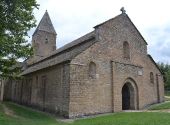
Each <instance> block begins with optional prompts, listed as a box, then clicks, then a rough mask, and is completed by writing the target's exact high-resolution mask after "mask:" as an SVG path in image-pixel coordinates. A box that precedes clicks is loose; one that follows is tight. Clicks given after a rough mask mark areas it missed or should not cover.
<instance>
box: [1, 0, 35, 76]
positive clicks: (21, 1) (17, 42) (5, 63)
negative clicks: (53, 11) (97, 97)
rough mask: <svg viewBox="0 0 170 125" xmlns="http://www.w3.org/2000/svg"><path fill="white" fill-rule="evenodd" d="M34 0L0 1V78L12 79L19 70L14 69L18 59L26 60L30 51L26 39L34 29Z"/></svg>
mask: <svg viewBox="0 0 170 125" xmlns="http://www.w3.org/2000/svg"><path fill="white" fill-rule="evenodd" d="M37 7H38V5H37V3H36V1H35V0H1V1H0V73H1V76H2V77H14V76H16V75H17V74H18V72H19V69H18V68H17V66H16V67H14V65H15V64H16V63H17V61H18V60H19V59H21V58H22V59H26V58H27V57H28V56H30V55H31V54H32V49H31V46H30V44H29V43H28V41H27V40H26V37H28V33H27V32H28V31H29V30H30V29H31V28H32V27H35V18H34V15H33V9H34V8H37Z"/></svg>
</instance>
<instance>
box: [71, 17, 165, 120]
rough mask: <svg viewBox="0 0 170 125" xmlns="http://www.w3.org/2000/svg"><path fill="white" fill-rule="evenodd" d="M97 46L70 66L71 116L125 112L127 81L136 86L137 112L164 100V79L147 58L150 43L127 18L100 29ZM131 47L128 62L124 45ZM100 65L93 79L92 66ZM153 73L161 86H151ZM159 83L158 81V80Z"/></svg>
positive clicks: (115, 19)
mask: <svg viewBox="0 0 170 125" xmlns="http://www.w3.org/2000/svg"><path fill="white" fill-rule="evenodd" d="M95 28H96V39H97V40H98V42H97V43H95V44H94V45H92V46H91V47H90V48H88V49H87V50H85V51H83V52H82V53H81V54H79V55H78V56H76V57H75V58H74V59H73V60H72V61H71V66H70V105H69V116H70V117H76V116H83V115H90V114H98V113H105V112H117V111H122V87H123V85H124V84H125V82H126V81H131V82H133V83H134V84H135V85H136V89H137V90H136V94H135V96H138V97H137V99H138V100H136V102H135V103H136V104H135V105H136V107H135V109H142V108H144V107H146V106H147V105H150V104H153V103H157V102H158V97H157V90H159V93H160V95H159V96H160V100H159V101H160V102H161V101H163V100H164V99H163V98H164V90H163V86H164V84H163V79H162V76H161V73H160V71H159V70H158V69H157V67H156V66H155V64H154V62H153V61H152V60H151V59H150V58H149V57H148V55H147V43H146V42H145V40H144V39H143V37H142V36H141V35H140V33H139V32H138V30H137V29H136V27H135V26H134V25H133V23H132V22H131V21H130V19H129V18H128V17H127V15H126V14H121V15H119V16H117V17H116V18H114V19H111V20H109V21H107V22H105V23H104V24H102V25H99V26H97V27H95ZM125 41H127V42H128V44H129V47H130V59H126V58H124V55H123V43H124V42H125ZM90 62H94V63H95V64H96V77H95V78H94V79H91V78H90V77H89V76H88V74H89V71H88V69H89V64H90ZM150 72H153V73H154V76H155V75H156V74H159V75H158V76H159V78H158V79H159V80H158V81H159V89H157V84H156V82H154V84H152V83H150ZM154 80H155V81H156V78H155V77H154Z"/></svg>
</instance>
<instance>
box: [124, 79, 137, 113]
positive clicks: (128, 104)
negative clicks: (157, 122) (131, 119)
mask: <svg viewBox="0 0 170 125" xmlns="http://www.w3.org/2000/svg"><path fill="white" fill-rule="evenodd" d="M136 109H138V88H137V85H136V83H135V82H134V80H132V79H127V80H126V81H125V84H124V85H123V87H122V110H136Z"/></svg>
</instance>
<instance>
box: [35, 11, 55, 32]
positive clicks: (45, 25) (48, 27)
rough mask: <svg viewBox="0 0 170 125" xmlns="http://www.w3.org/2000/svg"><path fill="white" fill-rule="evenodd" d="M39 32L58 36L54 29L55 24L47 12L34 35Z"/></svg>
mask: <svg viewBox="0 0 170 125" xmlns="http://www.w3.org/2000/svg"><path fill="white" fill-rule="evenodd" d="M38 30H41V31H46V32H49V33H53V34H56V31H55V29H54V27H53V24H52V22H51V19H50V16H49V14H48V12H47V11H46V12H45V13H44V16H43V17H42V19H41V21H40V23H39V24H38V26H37V29H36V30H35V32H34V34H35V33H36V32H37V31H38ZM34 34H33V35H34Z"/></svg>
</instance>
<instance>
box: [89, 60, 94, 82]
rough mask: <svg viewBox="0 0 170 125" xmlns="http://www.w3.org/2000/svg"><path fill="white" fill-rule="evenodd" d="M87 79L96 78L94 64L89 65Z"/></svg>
mask: <svg viewBox="0 0 170 125" xmlns="http://www.w3.org/2000/svg"><path fill="white" fill-rule="evenodd" d="M89 77H90V78H93V79H94V78H96V64H95V63H94V62H90V64H89Z"/></svg>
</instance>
